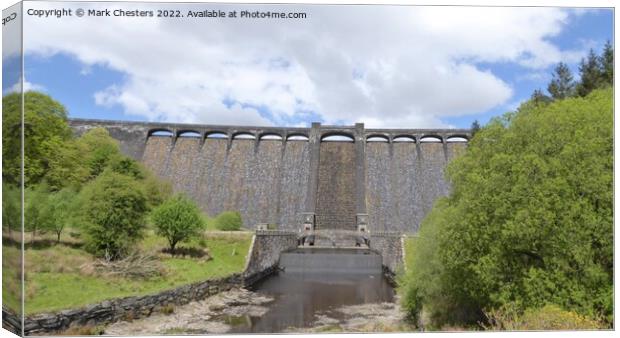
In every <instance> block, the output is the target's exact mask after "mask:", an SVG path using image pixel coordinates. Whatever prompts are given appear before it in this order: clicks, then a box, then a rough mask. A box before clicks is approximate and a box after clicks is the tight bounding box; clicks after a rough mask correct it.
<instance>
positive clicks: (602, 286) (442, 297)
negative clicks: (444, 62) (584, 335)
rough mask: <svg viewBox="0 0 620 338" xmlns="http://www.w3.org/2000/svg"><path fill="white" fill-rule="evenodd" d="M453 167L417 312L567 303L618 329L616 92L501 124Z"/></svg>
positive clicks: (412, 270) (425, 243)
mask: <svg viewBox="0 0 620 338" xmlns="http://www.w3.org/2000/svg"><path fill="white" fill-rule="evenodd" d="M447 172H448V175H449V178H450V180H451V182H452V192H451V194H450V195H449V196H448V197H447V198H444V199H442V200H440V201H438V202H437V203H436V205H435V207H434V208H433V210H432V211H431V213H430V214H429V215H428V216H427V218H426V219H425V220H424V221H423V223H422V226H421V230H420V233H419V238H418V240H417V241H416V249H415V253H414V258H413V263H412V266H410V267H409V269H408V274H407V276H406V278H404V280H405V281H404V282H403V286H402V288H403V290H404V294H406V298H407V299H405V300H403V304H404V305H405V308H406V309H408V310H409V311H410V314H411V315H412V317H415V316H417V315H419V313H420V310H421V309H422V308H424V310H425V312H426V311H427V312H428V313H430V314H431V318H432V319H433V320H434V321H435V322H436V323H442V322H444V323H446V322H450V321H454V320H457V321H464V322H474V323H475V322H476V321H477V320H480V319H481V318H480V317H478V316H479V315H481V314H482V311H483V310H488V309H497V308H501V307H502V306H505V305H507V304H514V306H516V307H517V309H518V311H520V312H521V313H522V312H523V311H525V310H526V309H528V308H542V307H543V306H545V305H546V304H555V305H558V306H560V307H561V308H562V309H565V310H567V311H574V312H576V313H578V314H580V315H583V316H587V317H589V318H597V317H599V316H604V318H606V320H607V322H608V323H609V324H610V323H611V320H612V315H613V297H612V295H613V241H612V239H613V236H612V234H613V95H612V90H611V89H606V90H596V91H594V92H592V93H591V94H590V95H588V96H587V97H585V98H581V97H577V98H569V99H564V100H557V101H555V102H554V103H551V104H548V105H536V104H533V103H532V102H529V103H526V104H524V105H522V106H521V107H520V108H519V110H518V111H517V112H516V113H513V114H508V115H506V116H504V117H502V118H496V119H494V120H492V121H491V122H490V123H489V124H487V125H486V126H485V128H484V129H482V130H481V131H480V132H479V133H478V134H477V135H476V137H475V138H474V139H473V140H472V141H471V142H470V144H469V147H468V151H467V152H466V154H464V155H463V156H460V157H458V158H456V159H454V160H453V161H452V162H451V164H450V165H449V167H448V169H447ZM472 315H473V316H472ZM476 317H478V318H476Z"/></svg>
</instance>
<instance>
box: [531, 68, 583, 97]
mask: <svg viewBox="0 0 620 338" xmlns="http://www.w3.org/2000/svg"><path fill="white" fill-rule="evenodd" d="M552 76H553V78H552V79H551V82H550V83H549V86H548V87H547V90H548V91H549V93H550V94H551V97H553V98H554V99H556V100H560V99H564V98H567V97H570V96H572V95H573V93H574V92H575V81H573V74H572V73H571V71H570V69H569V68H568V66H567V65H566V64H565V63H563V62H560V63H559V64H558V65H557V66H556V67H555V69H554V70H553V75H552ZM534 93H536V92H534Z"/></svg>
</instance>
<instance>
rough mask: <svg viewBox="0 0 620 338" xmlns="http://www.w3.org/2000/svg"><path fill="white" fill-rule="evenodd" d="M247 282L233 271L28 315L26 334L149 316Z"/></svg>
mask: <svg viewBox="0 0 620 338" xmlns="http://www.w3.org/2000/svg"><path fill="white" fill-rule="evenodd" d="M244 285H245V277H244V276H243V275H241V274H234V275H231V276H229V277H225V278H220V279H213V280H208V281H203V282H198V283H194V284H189V285H184V286H181V287H178V288H176V289H172V290H167V291H163V292H161V293H158V294H155V295H147V296H134V297H125V298H117V299H111V300H106V301H103V302H100V303H97V304H91V305H88V306H85V307H82V308H78V309H69V310H63V311H59V312H55V313H43V314H36V315H33V316H27V317H26V319H25V324H24V334H25V335H27V336H29V335H41V334H49V333H55V332H59V331H62V330H66V329H68V328H69V327H70V326H83V325H100V324H108V323H112V322H115V321H119V320H123V319H132V318H133V319H135V318H141V317H146V316H148V315H150V314H151V313H153V312H156V311H159V310H161V309H162V308H163V307H165V306H169V305H184V304H187V303H189V302H191V301H194V300H199V299H204V298H206V297H209V296H211V295H214V294H216V293H218V292H222V291H227V290H230V289H232V288H235V287H241V286H244Z"/></svg>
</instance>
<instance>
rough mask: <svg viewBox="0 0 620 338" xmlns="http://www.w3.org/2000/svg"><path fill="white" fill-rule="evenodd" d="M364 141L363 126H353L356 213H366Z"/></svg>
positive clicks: (361, 124)
mask: <svg viewBox="0 0 620 338" xmlns="http://www.w3.org/2000/svg"><path fill="white" fill-rule="evenodd" d="M365 162H366V139H365V138H364V124H363V123H356V124H355V195H356V196H355V197H356V212H357V213H358V214H365V213H366V163H365Z"/></svg>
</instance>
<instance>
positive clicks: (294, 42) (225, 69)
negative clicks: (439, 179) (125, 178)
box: [24, 3, 581, 128]
mask: <svg viewBox="0 0 620 338" xmlns="http://www.w3.org/2000/svg"><path fill="white" fill-rule="evenodd" d="M36 5H37V8H42V7H44V6H47V7H50V8H53V6H64V7H66V6H67V4H66V3H65V4H54V3H45V4H44V3H37V4H36ZM26 6H28V3H26ZM75 6H77V5H75ZM75 6H74V7H75ZM80 6H82V7H84V8H85V9H87V8H96V7H105V6H106V5H105V4H88V5H84V4H80ZM119 6H120V5H119ZM122 6H123V7H124V8H126V9H132V8H139V9H142V10H144V9H147V8H148V7H149V6H151V4H147V3H143V4H138V5H134V4H123V5H122ZM175 6H176V7H178V8H184V9H190V8H193V9H201V10H203V9H213V8H221V9H224V10H233V9H236V10H240V9H244V8H252V9H262V10H266V9H276V8H277V9H278V11H284V12H288V11H304V12H307V13H308V18H307V19H299V20H273V19H236V20H235V19H219V20H217V19H189V18H185V19H165V18H163V19H158V18H77V17H71V18H65V19H63V20H56V19H48V20H45V19H33V18H28V19H27V20H29V22H28V24H26V25H24V27H25V29H26V32H25V37H26V40H25V49H26V51H27V52H29V53H37V54H40V55H44V56H45V55H53V54H55V53H68V54H70V55H73V56H74V57H76V58H77V59H78V60H80V62H81V63H82V64H83V66H84V69H89V67H90V66H92V65H95V64H99V65H104V66H106V67H109V68H110V69H114V70H116V71H120V72H123V73H124V74H126V80H125V82H123V83H118V84H115V85H113V86H111V87H109V88H102V89H101V90H100V91H98V92H97V93H95V94H94V100H95V101H96V103H97V104H101V105H120V106H121V107H123V109H124V111H125V112H126V113H129V114H136V115H140V116H144V117H145V118H147V119H150V120H167V121H178V122H204V123H230V124H274V123H275V124H282V123H285V121H291V120H294V119H301V118H302V117H303V116H304V112H308V111H314V112H316V113H317V114H318V115H320V116H321V117H322V118H323V119H324V120H325V122H326V123H336V122H342V121H344V122H345V123H353V122H356V121H363V122H365V123H366V124H367V125H368V126H372V127H404V126H407V127H412V128H414V127H437V126H444V124H443V123H442V118H445V117H448V116H461V115H466V114H474V113H480V112H483V111H486V110H488V109H491V108H493V107H496V106H500V105H502V104H505V103H506V102H507V101H509V100H510V99H511V97H512V93H513V91H512V89H511V88H510V86H509V85H508V84H507V83H505V82H504V81H502V80H501V79H500V78H498V77H497V76H496V75H494V74H492V73H491V72H489V71H486V70H483V69H481V68H479V67H477V66H476V63H477V62H491V63H493V62H512V63H516V64H519V65H521V66H522V67H524V68H525V69H529V70H531V71H532V72H535V71H539V70H540V69H541V68H545V67H547V66H549V65H550V64H553V63H556V62H558V61H560V60H566V59H571V58H574V57H575V55H577V54H578V52H577V51H562V50H559V49H558V48H557V47H556V46H554V45H553V44H551V43H550V42H549V41H548V38H549V37H552V36H555V35H557V34H558V33H559V32H560V31H561V29H562V27H563V26H564V25H565V24H566V23H567V21H568V20H569V14H567V12H566V11H564V10H561V9H555V8H497V7H496V8H481V7H404V6H398V7H388V6H385V7H377V6H352V7H349V6H297V5H294V6H285V5H278V6H273V7H267V6H253V5H236V4H235V5H230V6H225V5H215V4H209V5H208V6H207V5H204V6H201V5H184V4H175ZM205 6H206V7H205ZM159 7H160V5H153V7H152V8H153V9H155V8H159ZM207 7H208V8H207ZM183 12H185V10H183ZM579 55H581V54H579ZM224 102H233V103H234V104H232V105H227V104H224ZM243 107H245V108H243ZM248 107H268V108H269V109H270V111H271V113H272V114H271V115H270V116H269V118H265V117H263V116H261V114H260V113H259V111H258V110H257V109H254V108H248Z"/></svg>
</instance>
